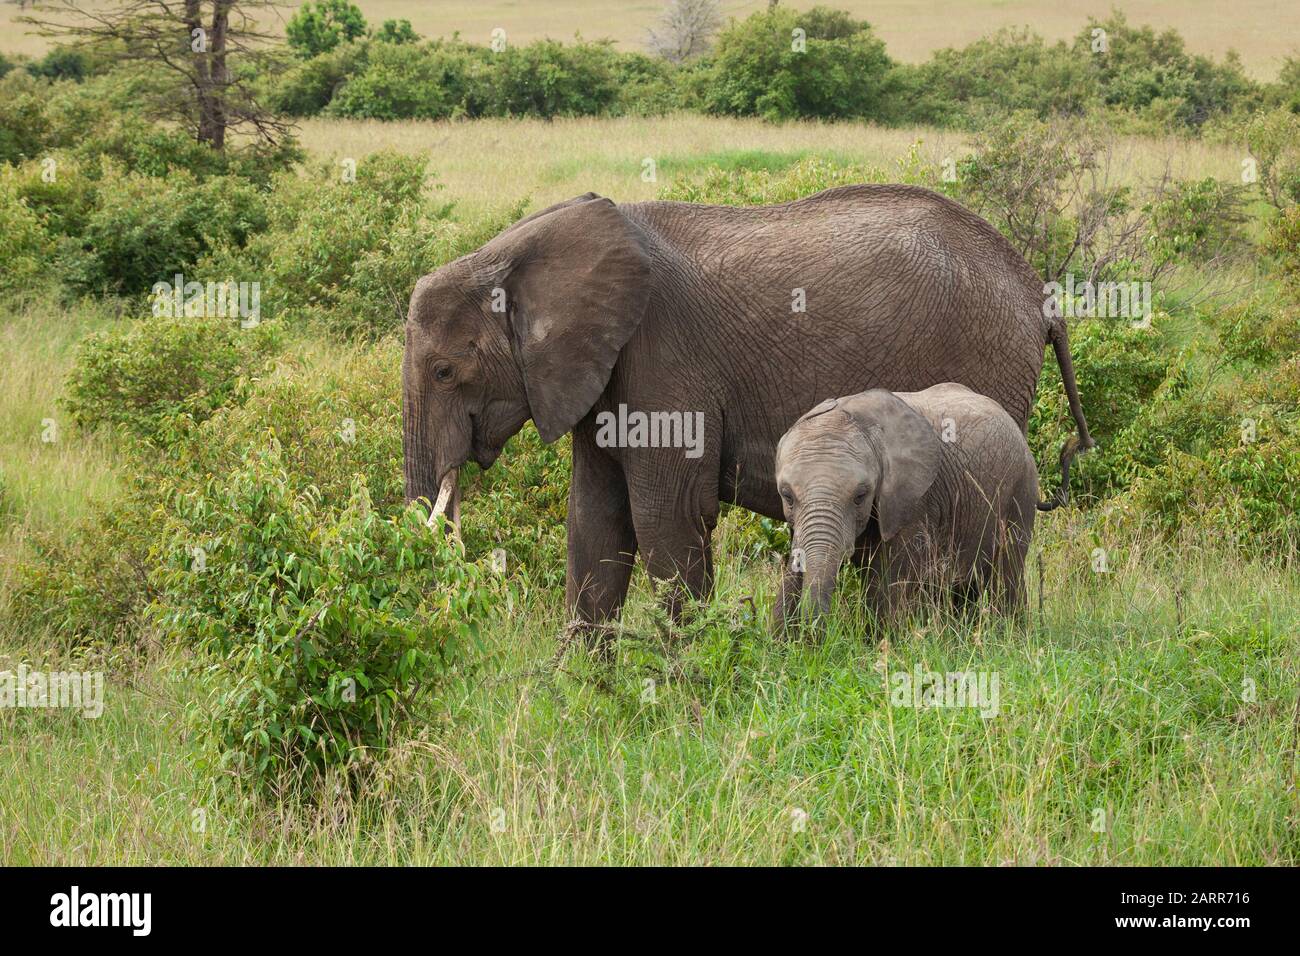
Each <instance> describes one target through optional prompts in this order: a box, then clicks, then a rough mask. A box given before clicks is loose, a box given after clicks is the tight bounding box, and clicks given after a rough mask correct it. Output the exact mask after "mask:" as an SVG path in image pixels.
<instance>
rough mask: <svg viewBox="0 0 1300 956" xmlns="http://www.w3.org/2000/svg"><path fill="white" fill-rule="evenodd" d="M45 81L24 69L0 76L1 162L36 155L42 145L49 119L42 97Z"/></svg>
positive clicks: (20, 159) (18, 160) (17, 160)
mask: <svg viewBox="0 0 1300 956" xmlns="http://www.w3.org/2000/svg"><path fill="white" fill-rule="evenodd" d="M47 89H48V84H45V83H42V82H40V81H39V80H36V79H33V78H32V77H31V76H30V75H29V74H28V73H27V72H26V71H24V70H13V71H12V72H10V73H9V75H8V76H5V77H4V78H3V79H0V163H16V162H20V161H22V160H24V159H30V158H32V157H34V156H37V155H39V153H40V151H41V150H42V149H43V148H44V147H45V144H46V139H47V136H48V132H49V120H48V119H47V118H46V115H45V101H44V96H45V93H46V90H47Z"/></svg>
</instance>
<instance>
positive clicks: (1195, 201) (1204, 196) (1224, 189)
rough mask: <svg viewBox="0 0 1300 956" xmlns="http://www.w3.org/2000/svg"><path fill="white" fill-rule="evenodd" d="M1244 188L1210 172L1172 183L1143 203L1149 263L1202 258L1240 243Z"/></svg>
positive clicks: (1225, 252)
mask: <svg viewBox="0 0 1300 956" xmlns="http://www.w3.org/2000/svg"><path fill="white" fill-rule="evenodd" d="M1245 192H1246V189H1245V187H1244V186H1241V185H1238V184H1235V183H1224V182H1220V181H1219V180H1217V179H1215V178H1213V177H1212V176H1211V177H1207V178H1205V179H1201V180H1197V181H1195V182H1190V181H1181V182H1176V183H1173V184H1172V185H1171V186H1170V187H1169V188H1168V189H1167V190H1166V191H1165V192H1164V194H1163V195H1161V196H1160V197H1159V198H1157V199H1156V200H1154V201H1153V202H1152V203H1151V205H1150V206H1149V207H1148V211H1149V213H1150V228H1149V234H1148V237H1147V245H1148V248H1149V249H1150V252H1151V255H1152V257H1153V258H1154V260H1155V262H1156V263H1157V264H1162V263H1168V262H1176V261H1184V262H1205V261H1208V260H1210V259H1214V258H1217V257H1219V256H1223V255H1230V254H1232V253H1233V252H1235V251H1236V250H1237V249H1238V248H1239V247H1240V246H1241V245H1242V244H1243V242H1244V239H1243V236H1242V225H1243V223H1245V221H1246V215H1245V212H1244V208H1245V202H1246V199H1245Z"/></svg>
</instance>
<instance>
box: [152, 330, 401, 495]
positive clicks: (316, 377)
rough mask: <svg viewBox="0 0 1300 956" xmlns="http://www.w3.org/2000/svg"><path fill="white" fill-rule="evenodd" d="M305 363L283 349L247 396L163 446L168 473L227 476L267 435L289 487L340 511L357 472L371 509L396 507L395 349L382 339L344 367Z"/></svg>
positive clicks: (397, 352)
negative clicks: (311, 494) (275, 447)
mask: <svg viewBox="0 0 1300 956" xmlns="http://www.w3.org/2000/svg"><path fill="white" fill-rule="evenodd" d="M304 364H305V363H304V361H303V360H302V359H298V358H295V356H293V355H292V354H286V355H284V356H283V357H282V359H281V362H280V363H279V365H278V367H277V369H276V370H275V371H274V372H273V373H271V374H269V375H267V376H265V377H264V378H262V379H260V380H259V381H257V382H256V383H255V384H254V387H253V390H252V393H251V394H250V395H249V396H248V398H247V400H246V401H244V402H242V403H237V404H236V403H232V404H228V405H226V406H224V407H222V408H221V409H219V410H217V411H216V412H215V413H214V414H213V415H212V417H211V418H210V419H208V421H206V422H203V423H202V424H199V425H198V426H197V427H195V428H192V429H190V430H188V431H187V432H186V433H185V435H184V436H183V438H182V440H178V442H177V443H176V444H175V445H173V446H172V447H171V448H170V449H169V451H170V453H171V454H172V455H173V456H174V461H173V463H172V465H171V470H172V471H173V472H174V473H176V474H183V475H191V476H205V475H221V474H229V473H230V472H232V471H234V470H236V469H237V468H239V467H241V466H242V464H243V463H244V462H245V461H246V460H247V458H248V457H249V455H251V454H253V453H254V452H256V451H257V450H258V449H260V448H262V447H263V446H264V445H265V444H266V440H267V435H273V436H274V437H275V439H276V440H277V441H278V442H279V443H280V446H281V451H280V453H279V455H280V460H281V462H282V463H283V465H284V467H285V468H286V469H287V470H288V473H289V475H290V476H291V479H292V480H293V481H294V482H295V484H294V491H298V492H305V491H306V490H307V488H308V486H310V487H312V488H315V489H316V494H318V495H319V496H320V500H321V501H322V502H323V503H324V504H326V505H329V506H331V507H341V506H342V505H343V504H344V503H345V502H346V501H347V500H348V497H349V495H350V494H351V489H352V482H353V479H354V478H355V477H356V476H358V475H360V476H361V477H362V478H364V479H365V482H366V488H367V489H368V490H369V493H370V495H371V498H372V500H373V502H374V505H375V507H376V508H378V509H379V510H380V511H382V512H383V513H384V514H393V513H395V512H396V511H397V510H399V509H400V508H401V506H402V503H403V501H404V493H403V492H404V489H403V483H402V481H403V479H402V428H401V415H402V404H401V365H402V356H401V349H400V348H399V347H398V346H397V345H396V344H395V343H393V342H388V341H386V342H384V343H381V344H380V345H377V346H374V347H371V348H365V349H360V350H357V351H356V352H355V353H353V354H348V355H347V356H346V358H345V360H344V361H343V362H341V363H324V364H318V363H312V364H311V365H309V366H305V367H304Z"/></svg>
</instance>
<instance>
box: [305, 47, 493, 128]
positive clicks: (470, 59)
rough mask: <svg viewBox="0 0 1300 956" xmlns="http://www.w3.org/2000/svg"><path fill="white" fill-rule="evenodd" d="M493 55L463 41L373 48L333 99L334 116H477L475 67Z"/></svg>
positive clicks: (401, 117) (415, 117) (331, 109)
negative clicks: (357, 70)
mask: <svg viewBox="0 0 1300 956" xmlns="http://www.w3.org/2000/svg"><path fill="white" fill-rule="evenodd" d="M489 56H491V53H490V52H489V51H488V50H487V48H486V47H471V46H469V45H467V44H463V43H459V42H450V43H443V42H438V43H433V44H429V45H426V46H415V45H412V44H395V43H384V44H373V45H371V46H370V48H369V50H368V53H367V55H366V58H365V60H364V63H361V64H359V65H360V66H361V69H360V71H359V72H357V73H356V74H355V75H353V76H352V77H351V78H350V79H349V80H348V82H347V83H346V84H344V85H343V86H342V87H341V88H340V89H339V90H338V92H337V93H336V94H335V95H334V97H333V99H332V100H331V101H330V104H329V110H328V111H329V113H330V115H332V116H347V117H353V118H356V119H382V120H396V119H430V120H433V119H446V118H448V117H450V116H455V115H465V114H468V115H476V113H477V112H478V111H477V110H473V109H472V104H473V103H474V102H476V99H475V97H476V96H477V95H478V92H477V88H476V84H475V83H474V79H473V76H474V71H475V69H476V68H477V67H476V64H478V63H481V62H482V61H485V60H486V59H487V57H489Z"/></svg>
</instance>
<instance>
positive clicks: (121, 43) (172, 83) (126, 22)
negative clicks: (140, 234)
mask: <svg viewBox="0 0 1300 956" xmlns="http://www.w3.org/2000/svg"><path fill="white" fill-rule="evenodd" d="M274 6H275V3H274V0H116V2H112V0H110V3H109V4H108V5H106V6H99V5H96V6H94V7H90V6H87V5H83V3H82V2H81V0H56V2H51V3H46V4H41V5H38V6H37V9H38V10H40V11H43V12H45V13H47V14H53V15H54V16H55V17H56V19H42V18H36V17H24V18H23V22H25V23H30V24H33V25H35V26H37V27H39V28H40V30H39V32H40V34H41V35H42V36H47V37H58V38H60V39H65V40H67V41H69V45H70V46H71V47H72V48H73V49H87V50H92V49H94V48H97V47H104V46H107V45H113V46H115V47H116V54H117V58H118V59H119V60H124V61H126V62H130V63H137V64H147V65H150V66H154V67H158V68H160V71H161V76H162V77H163V78H164V81H163V82H161V83H159V84H157V85H158V88H159V90H160V92H159V93H158V95H157V97H156V99H155V100H154V101H153V102H152V103H150V104H148V106H149V108H150V109H149V111H150V112H152V113H154V114H155V116H156V117H157V118H159V119H168V120H172V121H174V122H176V123H179V124H180V125H181V126H182V127H183V128H185V129H187V130H189V131H190V132H191V133H192V134H193V135H194V137H195V138H196V139H197V140H198V141H199V142H200V143H204V144H206V145H208V146H211V147H212V148H213V149H218V150H220V149H224V148H225V146H226V142H227V138H228V136H229V134H230V133H231V132H232V131H247V132H251V133H252V134H253V135H254V136H256V137H257V139H258V140H260V141H262V142H265V143H269V144H271V145H275V144H277V143H278V142H279V141H280V140H282V139H283V138H284V137H285V136H286V135H287V134H288V132H289V130H290V129H291V128H292V127H291V125H290V124H289V123H288V122H285V121H282V120H279V119H277V118H275V117H274V116H273V115H272V114H271V113H270V112H269V111H268V110H267V109H266V108H264V107H263V106H262V105H261V104H260V103H259V102H258V99H257V96H256V94H255V93H254V91H253V89H252V85H251V83H250V78H251V76H252V75H253V74H255V73H257V72H259V71H268V70H271V69H274V68H275V66H276V64H277V62H278V60H277V58H276V57H275V55H274V48H273V46H272V44H273V42H274V41H275V37H274V36H272V35H271V34H268V33H263V32H261V31H260V30H259V29H258V28H257V26H256V23H255V17H254V15H253V13H254V12H255V11H259V10H270V9H272V8H273V7H274ZM69 17H71V18H72V19H67V18H69Z"/></svg>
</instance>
